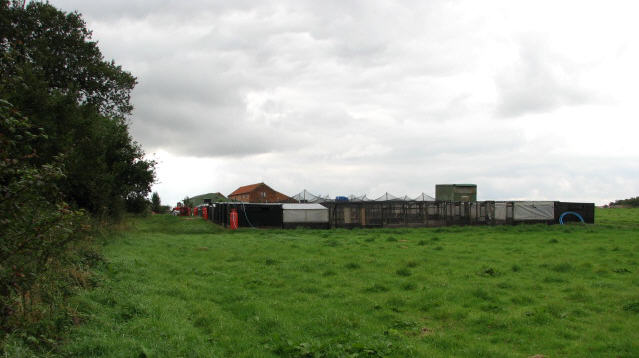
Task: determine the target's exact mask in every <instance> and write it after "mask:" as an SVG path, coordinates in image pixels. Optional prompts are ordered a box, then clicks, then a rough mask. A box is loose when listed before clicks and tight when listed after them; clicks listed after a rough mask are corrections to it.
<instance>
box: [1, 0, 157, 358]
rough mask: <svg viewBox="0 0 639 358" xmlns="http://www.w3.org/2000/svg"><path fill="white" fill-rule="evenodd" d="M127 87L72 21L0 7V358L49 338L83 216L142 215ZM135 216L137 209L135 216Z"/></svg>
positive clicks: (142, 171) (76, 258) (32, 6)
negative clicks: (15, 343) (14, 342)
mask: <svg viewBox="0 0 639 358" xmlns="http://www.w3.org/2000/svg"><path fill="white" fill-rule="evenodd" d="M135 84H136V79H135V77H133V76H132V75H131V74H130V73H128V72H126V71H124V70H123V69H122V68H121V67H120V66H117V65H116V64H115V63H114V62H113V61H106V60H104V58H103V56H102V54H101V53H100V50H99V48H98V46H97V43H96V42H94V41H92V40H91V32H90V31H89V30H88V29H87V28H86V25H85V23H84V21H83V20H82V17H81V16H80V14H78V13H65V12H62V11H59V10H57V9H56V8H55V7H53V6H52V5H50V4H48V3H41V2H29V3H28V4H26V5H25V4H24V2H18V1H13V2H10V1H9V0H0V332H4V333H6V335H2V336H0V355H3V356H12V354H11V353H8V352H7V351H6V350H5V349H4V339H5V337H9V336H11V335H15V332H20V334H21V335H23V336H24V337H26V338H27V341H30V342H38V343H43V342H49V341H51V339H52V338H53V339H55V338H58V337H57V336H56V335H57V334H58V333H59V332H61V330H62V329H61V327H64V326H65V325H68V322H69V321H70V319H69V314H70V313H69V312H70V308H69V307H68V306H66V304H65V297H66V296H68V295H69V294H71V292H72V288H73V287H75V286H78V285H82V284H83V282H86V281H87V280H86V274H85V273H84V272H86V271H87V270H88V269H87V265H89V263H90V262H95V261H96V260H95V259H96V257H98V258H99V255H98V254H96V253H95V251H92V249H91V247H90V246H87V243H88V242H90V241H91V240H90V233H89V230H91V227H90V225H89V217H90V215H88V214H93V216H96V217H99V218H101V219H103V218H104V219H106V218H112V217H116V216H118V215H120V214H121V213H122V212H123V210H124V209H125V208H129V209H131V208H140V207H143V208H146V207H147V206H148V200H147V199H146V196H147V195H148V194H149V192H150V186H151V184H152V183H153V181H154V178H155V162H154V161H149V160H145V158H144V152H143V151H142V149H141V147H140V146H139V145H138V144H137V143H136V142H135V141H133V139H132V138H131V136H130V134H129V125H128V120H129V118H128V117H129V116H130V114H131V111H132V106H131V103H130V93H131V90H132V89H133V87H134V86H135ZM136 210H137V209H136Z"/></svg>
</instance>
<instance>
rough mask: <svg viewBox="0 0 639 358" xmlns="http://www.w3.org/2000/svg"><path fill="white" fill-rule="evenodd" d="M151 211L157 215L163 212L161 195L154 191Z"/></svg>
mask: <svg viewBox="0 0 639 358" xmlns="http://www.w3.org/2000/svg"><path fill="white" fill-rule="evenodd" d="M151 210H153V211H154V212H156V213H159V212H161V211H162V202H161V201H160V194H158V192H157V191H154V192H153V194H152V195H151Z"/></svg>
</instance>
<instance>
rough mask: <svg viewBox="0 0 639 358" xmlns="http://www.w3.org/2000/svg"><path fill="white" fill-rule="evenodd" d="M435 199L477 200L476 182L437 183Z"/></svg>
mask: <svg viewBox="0 0 639 358" xmlns="http://www.w3.org/2000/svg"><path fill="white" fill-rule="evenodd" d="M435 200H439V201H477V185H476V184H437V185H435Z"/></svg>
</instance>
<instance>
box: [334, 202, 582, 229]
mask: <svg viewBox="0 0 639 358" xmlns="http://www.w3.org/2000/svg"><path fill="white" fill-rule="evenodd" d="M323 205H325V206H327V207H328V209H329V226H330V227H331V228H353V227H371V228H372V227H434V226H450V225H505V224H506V225H507V224H517V223H545V224H553V223H558V222H559V218H560V216H562V215H565V214H566V213H568V214H570V215H568V216H565V217H562V219H564V220H563V221H566V222H567V221H583V222H585V223H594V216H595V214H594V211H595V206H594V204H592V203H566V202H553V201H472V202H460V201H456V202H453V201H427V202H424V201H386V202H371V201H363V202H331V203H323Z"/></svg>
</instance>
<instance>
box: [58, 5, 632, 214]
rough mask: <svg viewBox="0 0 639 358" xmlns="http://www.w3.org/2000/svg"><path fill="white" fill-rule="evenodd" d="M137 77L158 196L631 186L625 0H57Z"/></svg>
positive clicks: (605, 197)
mask: <svg viewBox="0 0 639 358" xmlns="http://www.w3.org/2000/svg"><path fill="white" fill-rule="evenodd" d="M53 3H54V4H55V5H57V6H60V7H62V8H63V9H67V10H71V9H77V10H78V11H80V12H81V13H83V14H84V15H85V18H86V19H87V21H88V26H89V27H90V28H91V29H93V30H94V37H95V38H96V39H97V40H99V41H100V47H101V49H102V51H103V53H104V54H105V56H106V57H107V58H114V59H115V61H116V62H117V63H118V64H122V65H123V66H124V67H125V68H126V69H129V70H130V71H132V72H133V74H134V75H136V76H137V77H138V80H139V85H138V87H137V88H136V89H135V91H134V93H133V102H134V105H135V107H136V110H135V114H134V117H133V118H132V132H133V136H134V138H136V139H137V140H138V141H140V142H141V143H142V144H143V146H144V147H145V149H146V150H147V151H148V152H157V153H158V155H159V157H160V158H162V163H161V164H160V167H159V171H158V174H159V180H160V183H159V184H157V185H156V189H157V190H158V191H159V192H160V195H161V196H162V197H163V198H166V199H167V200H169V201H173V202H174V201H176V200H178V199H181V198H182V197H184V196H185V195H195V194H199V193H202V192H209V191H221V192H223V193H225V194H228V193H229V192H230V191H232V190H233V189H235V188H236V187H237V186H239V185H243V184H248V183H252V182H258V181H266V182H267V183H269V184H272V185H273V186H274V187H275V188H276V189H278V190H281V191H283V192H285V193H288V194H294V193H296V192H297V191H300V190H301V189H303V188H307V189H309V190H311V191H315V192H317V193H320V194H331V195H337V194H349V193H361V194H364V193H366V194H368V195H369V196H371V197H375V196H378V195H381V194H382V193H384V192H386V191H388V192H391V193H393V194H395V195H403V194H409V195H417V194H419V193H421V192H422V191H424V192H426V193H431V194H432V193H433V191H434V185H435V184H437V183H444V182H475V183H477V184H478V185H479V192H480V197H481V198H483V199H506V198H522V199H524V198H525V199H557V200H578V201H596V202H597V203H603V202H606V201H609V200H613V199H617V198H623V197H628V196H631V195H633V196H634V195H638V194H637V192H638V191H639V184H637V183H639V181H637V175H638V174H639V173H638V168H637V165H636V164H634V163H635V162H636V160H634V158H636V157H637V156H638V155H639V146H637V145H635V144H634V138H633V137H634V136H635V133H637V130H638V129H639V125H638V124H636V123H637V122H636V118H637V115H638V114H639V111H638V110H637V109H636V108H635V107H636V105H635V103H634V102H635V98H636V94H637V93H639V88H638V87H639V69H638V67H637V66H636V63H638V62H639V40H637V38H636V36H635V34H636V33H637V32H638V31H639V25H638V24H637V22H636V21H635V19H634V14H636V13H637V7H638V5H636V4H635V2H631V1H615V2H612V3H606V4H604V3H602V2H588V1H586V2H584V1H565V2H560V3H557V2H554V1H538V2H534V3H530V2H526V1H506V0H503V1H497V0H495V1H485V2H475V1H454V2H451V1H429V2H422V1H400V2H396V1H384V0H378V1H351V2H344V1H322V2H317V1H310V0H309V1H298V0H290V1H289V0H283V1H269V2H260V3H255V2H252V1H233V2H228V1H214V2H210V1H188V2H182V1H153V2H151V1H126V2H124V1H111V2H108V3H100V2H85V1H77V0H56V1H53Z"/></svg>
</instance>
